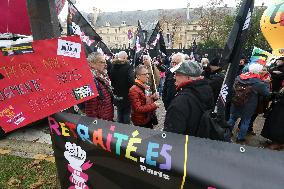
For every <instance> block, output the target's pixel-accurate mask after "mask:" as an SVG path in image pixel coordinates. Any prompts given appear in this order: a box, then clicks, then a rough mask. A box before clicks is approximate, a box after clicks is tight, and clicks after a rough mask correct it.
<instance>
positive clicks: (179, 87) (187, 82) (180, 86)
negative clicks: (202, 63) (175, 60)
mask: <svg viewBox="0 0 284 189" xmlns="http://www.w3.org/2000/svg"><path fill="white" fill-rule="evenodd" d="M203 78H204V77H203V76H200V77H199V78H197V79H195V80H191V79H190V80H188V81H186V82H184V83H181V84H180V85H179V86H177V87H176V90H179V89H181V88H183V87H184V86H186V85H188V84H189V83H192V82H194V81H198V80H201V79H203Z"/></svg>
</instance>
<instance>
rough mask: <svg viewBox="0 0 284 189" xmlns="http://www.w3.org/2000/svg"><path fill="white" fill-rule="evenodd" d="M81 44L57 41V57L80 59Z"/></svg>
mask: <svg viewBox="0 0 284 189" xmlns="http://www.w3.org/2000/svg"><path fill="white" fill-rule="evenodd" d="M80 53H81V44H80V43H74V42H71V41H66V40H62V39H58V48H57V55H62V56H69V57H74V58H80Z"/></svg>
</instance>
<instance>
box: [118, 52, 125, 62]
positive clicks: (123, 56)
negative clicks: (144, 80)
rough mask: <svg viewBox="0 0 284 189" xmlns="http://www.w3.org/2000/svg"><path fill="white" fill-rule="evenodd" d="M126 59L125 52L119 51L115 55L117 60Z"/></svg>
mask: <svg viewBox="0 0 284 189" xmlns="http://www.w3.org/2000/svg"><path fill="white" fill-rule="evenodd" d="M126 57H127V53H126V52H125V51H120V52H119V53H118V55H117V58H118V59H119V60H125V58H126Z"/></svg>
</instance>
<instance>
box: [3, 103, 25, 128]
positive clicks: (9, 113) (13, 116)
mask: <svg viewBox="0 0 284 189" xmlns="http://www.w3.org/2000/svg"><path fill="white" fill-rule="evenodd" d="M0 118H3V119H5V121H6V122H7V123H10V124H12V123H14V124H16V125H19V124H20V123H22V122H23V121H24V120H25V119H26V118H25V117H23V112H19V113H16V110H15V108H14V107H13V106H11V105H10V106H9V107H8V108H5V109H4V110H2V111H0Z"/></svg>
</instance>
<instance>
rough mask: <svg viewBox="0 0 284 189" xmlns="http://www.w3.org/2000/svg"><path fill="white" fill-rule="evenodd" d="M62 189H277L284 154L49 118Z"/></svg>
mask: <svg viewBox="0 0 284 189" xmlns="http://www.w3.org/2000/svg"><path fill="white" fill-rule="evenodd" d="M49 125H50V133H51V139H52V145H53V149H54V156H55V161H56V166H57V171H58V176H59V180H60V184H61V188H64V189H65V188H66V189H67V188H85V189H87V188H90V189H105V188H111V189H130V188H131V189H132V188H135V189H158V188H161V189H173V188H176V189H183V188H184V189H185V188H193V189H240V188H257V189H267V188H270V189H278V188H282V187H283V184H284V175H283V171H284V168H283V166H281V165H283V164H284V159H283V155H284V154H283V152H273V151H270V150H264V149H258V148H253V147H247V146H241V145H237V144H231V143H224V142H220V141H213V140H208V139H201V138H197V137H192V136H187V135H180V134H175V133H168V132H163V131H159V130H152V129H147V128H142V127H136V126H133V125H125V124H120V123H114V122H109V121H104V120H97V119H95V118H90V117H83V116H79V115H75V114H68V113H57V114H55V115H53V116H51V117H49Z"/></svg>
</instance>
